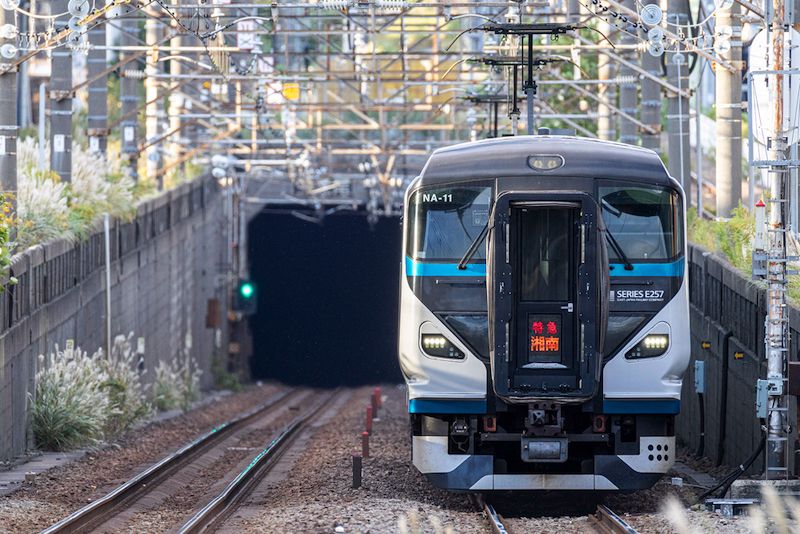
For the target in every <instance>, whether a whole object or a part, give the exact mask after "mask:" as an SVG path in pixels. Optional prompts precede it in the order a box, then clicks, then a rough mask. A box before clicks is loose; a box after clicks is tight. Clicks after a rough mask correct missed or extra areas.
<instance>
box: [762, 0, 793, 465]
mask: <svg viewBox="0 0 800 534" xmlns="http://www.w3.org/2000/svg"><path fill="white" fill-rule="evenodd" d="M784 20H785V7H784V0H772V24H771V28H770V29H771V38H772V42H771V49H772V65H771V70H772V71H774V73H773V74H771V75H770V76H769V78H770V79H769V89H770V109H771V110H772V111H773V115H772V135H773V137H772V138H771V139H770V140H769V159H770V166H769V183H770V199H769V204H770V210H769V226H768V236H769V237H768V241H769V245H768V248H769V250H768V257H767V284H768V286H767V306H768V308H767V310H768V311H767V322H766V340H765V342H766V351H767V380H768V381H769V382H770V388H769V389H770V395H769V402H768V411H767V444H766V445H767V447H766V449H767V450H766V459H767V461H766V476H767V478H784V477H788V461H787V460H788V459H787V453H788V448H787V442H788V434H789V433H788V429H787V427H786V425H787V420H786V415H787V411H786V410H787V400H786V395H785V393H786V392H785V391H784V380H783V377H784V374H783V370H784V366H785V365H786V356H787V352H788V350H789V343H788V341H789V339H788V338H789V318H788V315H787V310H786V282H787V280H786V261H787V251H786V231H787V229H786V224H785V221H786V178H787V176H788V172H789V166H788V162H787V161H786V148H787V147H786V145H787V139H786V137H785V128H784V124H783V116H784V109H783V90H784V87H783V86H784V76H783V74H782V71H783V69H784V58H783V56H784V26H783V24H784Z"/></svg>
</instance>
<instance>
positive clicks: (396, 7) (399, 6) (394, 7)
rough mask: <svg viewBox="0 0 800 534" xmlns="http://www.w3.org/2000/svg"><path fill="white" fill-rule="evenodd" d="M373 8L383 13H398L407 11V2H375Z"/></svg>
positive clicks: (395, 0) (400, 0)
mask: <svg viewBox="0 0 800 534" xmlns="http://www.w3.org/2000/svg"><path fill="white" fill-rule="evenodd" d="M375 7H377V8H379V9H382V10H384V11H390V12H392V11H394V12H400V11H403V10H405V9H408V2H406V1H405V0H375Z"/></svg>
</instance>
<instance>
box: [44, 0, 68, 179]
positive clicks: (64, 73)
mask: <svg viewBox="0 0 800 534" xmlns="http://www.w3.org/2000/svg"><path fill="white" fill-rule="evenodd" d="M67 3H68V2H67V0H53V2H52V4H51V5H52V12H53V13H64V12H66V11H67ZM53 24H54V26H55V31H56V33H58V32H60V31H62V30H64V29H65V28H66V27H67V18H66V17H63V16H62V17H59V18H57V19H55V20H54V21H53ZM50 54H51V56H50V57H51V60H50V69H51V73H50V168H51V169H52V170H53V171H55V172H56V173H58V175H59V177H60V178H61V181H62V182H70V181H71V180H72V113H73V111H72V48H71V47H70V46H69V45H67V44H63V43H62V44H60V45H58V46H56V47H55V48H54V49H53V50H52V52H51V53H50Z"/></svg>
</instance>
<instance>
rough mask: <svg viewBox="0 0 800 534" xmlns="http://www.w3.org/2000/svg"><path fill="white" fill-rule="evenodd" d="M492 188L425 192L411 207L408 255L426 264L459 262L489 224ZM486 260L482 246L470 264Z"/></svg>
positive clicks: (418, 193)
mask: <svg viewBox="0 0 800 534" xmlns="http://www.w3.org/2000/svg"><path fill="white" fill-rule="evenodd" d="M491 193H492V188H491V187H490V186H488V185H487V186H483V185H477V186H453V187H436V188H424V189H420V190H418V191H416V192H414V193H413V194H412V195H411V199H410V200H409V204H408V218H409V225H408V255H409V256H411V257H412V258H414V259H415V260H423V261H459V260H461V258H462V257H463V256H464V253H465V252H466V251H467V249H468V248H469V246H470V244H472V242H473V241H474V240H475V239H476V238H478V236H479V235H480V234H481V232H482V231H483V229H484V228H485V227H486V223H487V221H488V220H489V203H490V201H491V198H492V194H491ZM485 259H486V247H485V246H479V247H478V248H477V250H476V251H475V254H474V255H473V256H472V258H471V261H473V262H474V261H476V260H478V261H483V260H485Z"/></svg>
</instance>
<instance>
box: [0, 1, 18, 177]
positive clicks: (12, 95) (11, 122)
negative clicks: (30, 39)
mask: <svg viewBox="0 0 800 534" xmlns="http://www.w3.org/2000/svg"><path fill="white" fill-rule="evenodd" d="M3 24H14V13H13V12H11V11H6V10H5V9H3V8H2V7H0V25H3ZM6 43H11V44H14V46H16V42H13V41H12V40H9V39H0V45H4V44H6ZM13 62H14V58H11V59H6V58H4V57H2V56H0V187H2V188H3V192H13V193H16V191H17V133H18V129H19V128H18V124H17V72H16V70H15V69H14V67H13Z"/></svg>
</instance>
